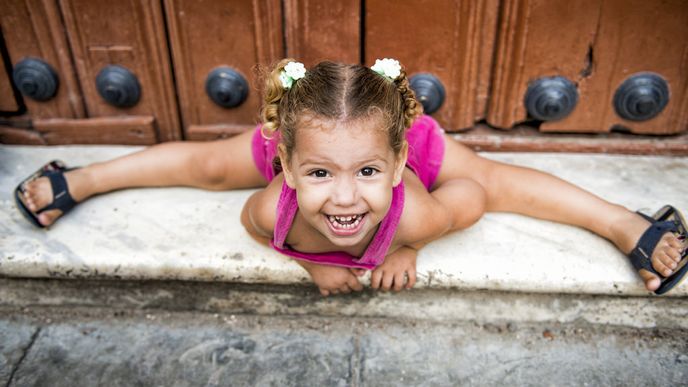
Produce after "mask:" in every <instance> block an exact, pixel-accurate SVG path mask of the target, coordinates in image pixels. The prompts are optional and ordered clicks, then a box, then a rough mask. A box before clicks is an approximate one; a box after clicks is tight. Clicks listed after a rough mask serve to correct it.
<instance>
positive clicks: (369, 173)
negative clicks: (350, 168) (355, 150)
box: [360, 167, 377, 176]
mask: <svg viewBox="0 0 688 387" xmlns="http://www.w3.org/2000/svg"><path fill="white" fill-rule="evenodd" d="M376 172H377V170H376V169H375V168H371V167H365V168H363V169H361V172H360V174H361V176H373V175H374V174H375V173H376Z"/></svg>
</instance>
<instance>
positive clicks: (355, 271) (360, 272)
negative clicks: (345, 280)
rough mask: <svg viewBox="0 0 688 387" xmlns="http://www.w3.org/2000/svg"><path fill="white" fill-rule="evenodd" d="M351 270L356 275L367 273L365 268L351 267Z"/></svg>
mask: <svg viewBox="0 0 688 387" xmlns="http://www.w3.org/2000/svg"><path fill="white" fill-rule="evenodd" d="M351 272H352V273H354V275H355V276H356V277H360V276H362V275H363V274H365V269H351Z"/></svg>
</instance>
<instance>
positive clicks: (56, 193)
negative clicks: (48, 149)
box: [14, 160, 77, 228]
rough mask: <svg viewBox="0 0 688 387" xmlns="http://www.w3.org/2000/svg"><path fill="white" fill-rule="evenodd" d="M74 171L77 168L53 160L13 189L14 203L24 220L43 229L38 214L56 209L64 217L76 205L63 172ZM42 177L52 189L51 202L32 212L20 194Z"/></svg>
mask: <svg viewBox="0 0 688 387" xmlns="http://www.w3.org/2000/svg"><path fill="white" fill-rule="evenodd" d="M74 169H77V168H67V167H66V166H65V164H64V163H63V162H62V161H59V160H53V161H51V162H49V163H48V164H45V165H44V166H43V167H41V169H39V170H38V171H36V172H35V173H34V174H32V175H31V176H29V177H28V178H26V179H24V180H23V181H22V182H21V183H19V185H18V186H17V188H15V189H14V202H15V204H16V205H17V208H18V209H19V211H20V212H21V213H22V215H24V217H25V218H26V220H28V221H29V222H31V223H32V224H33V225H34V226H36V227H40V228H45V227H46V226H44V225H42V224H41V223H40V222H39V221H38V215H39V214H40V213H42V212H43V211H49V210H56V209H57V210H60V211H62V215H64V214H66V213H67V212H69V210H71V209H72V208H73V207H74V206H75V205H76V204H77V203H76V202H75V201H74V199H73V198H72V195H70V194H69V189H68V187H67V180H66V179H65V177H64V173H65V172H68V171H71V170H74ZM44 176H45V177H47V178H48V179H49V180H50V185H51V186H52V189H53V201H52V203H50V204H49V205H47V206H46V207H44V208H41V209H40V210H38V211H36V212H33V211H31V210H29V209H28V208H27V207H26V204H24V201H23V200H22V194H23V193H24V189H25V188H24V187H25V185H26V184H27V183H29V182H31V181H34V180H36V179H38V178H39V177H44Z"/></svg>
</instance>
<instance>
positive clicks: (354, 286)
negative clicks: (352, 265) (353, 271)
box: [347, 277, 363, 292]
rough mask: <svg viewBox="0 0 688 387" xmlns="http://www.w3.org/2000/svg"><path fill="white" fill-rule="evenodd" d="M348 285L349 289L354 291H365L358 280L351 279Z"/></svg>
mask: <svg viewBox="0 0 688 387" xmlns="http://www.w3.org/2000/svg"><path fill="white" fill-rule="evenodd" d="M347 285H349V287H350V288H351V289H352V290H355V291H357V292H360V291H361V290H363V285H361V283H360V282H358V279H356V278H355V277H354V278H351V279H349V281H348V282H347Z"/></svg>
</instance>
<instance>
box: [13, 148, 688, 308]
mask: <svg viewBox="0 0 688 387" xmlns="http://www.w3.org/2000/svg"><path fill="white" fill-rule="evenodd" d="M138 149H141V148H140V147H128V146H62V147H23V146H0V185H1V186H2V187H3V190H2V192H0V275H2V276H6V277H36V278H86V279H94V278H109V279H127V280H140V279H145V280H148V279H156V280H168V279H176V280H193V281H228V282H233V283H247V284H258V283H260V284H273V285H275V284H279V285H295V284H296V285H298V284H307V283H309V281H310V280H309V278H308V275H307V273H306V272H305V271H303V270H302V269H301V268H300V267H299V266H298V265H297V264H296V263H294V262H292V261H291V260H290V259H289V258H286V257H283V256H281V255H279V254H278V253H276V252H274V251H273V250H271V249H269V248H267V247H264V246H261V245H259V244H258V243H256V242H254V241H253V240H252V239H251V238H250V237H249V236H248V234H247V233H246V232H245V231H244V229H243V227H242V226H241V224H240V222H239V214H240V211H241V208H242V205H243V203H244V201H245V200H246V198H247V197H248V196H249V195H250V194H251V193H252V192H253V191H252V190H242V191H233V192H207V191H202V190H197V189H190V188H159V189H132V190H125V191H120V192H115V193H110V194H107V195H103V196H100V197H96V198H93V199H91V200H88V201H87V202H85V203H82V204H80V205H79V206H77V207H76V208H75V209H74V210H73V211H72V212H71V213H70V214H69V215H68V216H67V217H65V218H63V219H60V220H59V221H58V222H57V224H56V225H54V226H53V227H51V228H50V229H49V230H42V229H36V228H34V227H33V226H32V225H31V224H29V223H28V222H27V221H25V220H24V218H23V217H22V216H21V214H20V213H19V212H18V211H17V210H16V209H15V206H14V202H13V198H12V191H13V189H14V187H15V186H16V185H17V184H18V182H19V181H21V180H22V179H23V178H24V177H26V176H28V175H29V174H30V173H32V172H34V171H35V170H36V169H37V168H39V167H40V166H41V165H43V164H44V163H45V162H46V161H49V160H52V159H61V160H64V161H65V162H66V163H67V164H68V165H70V166H78V165H86V164H89V163H92V162H95V161H101V160H107V159H111V158H113V157H116V156H119V155H124V154H127V153H130V152H134V151H136V150H138ZM483 155H484V156H485V157H489V158H492V159H495V160H500V161H505V162H509V163H514V164H519V165H524V166H529V167H534V168H537V169H541V170H544V171H547V172H550V173H552V174H554V175H557V176H559V177H562V178H564V179H566V180H569V181H572V182H573V183H575V184H578V185H580V186H582V187H583V188H585V189H587V190H590V191H592V192H594V193H596V194H598V195H600V196H602V197H604V198H606V199H608V200H610V201H612V202H616V203H620V204H622V205H624V206H626V207H628V208H631V209H641V210H644V211H645V212H649V213H651V212H653V211H654V210H656V209H658V208H659V207H661V206H662V205H664V204H667V203H671V204H673V205H674V206H676V207H678V208H681V209H683V210H688V184H685V182H686V181H688V157H643V156H618V155H617V156H611V155H592V154H547V153H484V154H483ZM542 194H543V195H547V194H548V193H547V192H543V193H542ZM418 273H419V281H418V284H417V285H416V287H417V288H419V289H460V290H467V291H474V290H487V291H498V292H525V293H548V294H561V293H567V294H588V295H605V296H639V297H643V296H647V295H649V292H647V291H645V290H644V288H643V287H642V284H641V282H640V280H639V278H638V277H637V274H636V273H635V272H634V271H633V269H632V267H631V265H630V263H629V262H628V260H627V258H626V257H625V256H624V255H623V254H621V253H620V252H618V251H617V250H616V248H615V247H614V246H613V245H612V244H611V243H610V242H608V241H606V240H604V239H602V238H599V237H597V236H595V235H593V234H591V233H590V232H587V231H585V230H582V229H578V228H575V227H571V226H566V225H560V224H555V223H551V222H546V221H541V220H536V219H530V218H526V217H523V216H518V215H513V214H496V213H495V214H487V215H485V217H484V218H483V219H482V220H481V221H480V222H479V223H478V224H476V225H475V226H473V227H471V228H470V229H468V230H465V231H463V232H457V233H454V234H452V235H449V236H446V237H444V238H442V239H440V240H438V241H435V242H433V243H431V244H430V245H428V246H427V247H425V248H424V249H423V250H422V251H421V253H420V255H419V258H418ZM669 296H670V297H686V296H688V286H686V285H685V283H684V284H682V285H681V286H680V287H679V288H677V289H675V290H674V291H672V292H671V293H670V294H669Z"/></svg>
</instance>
